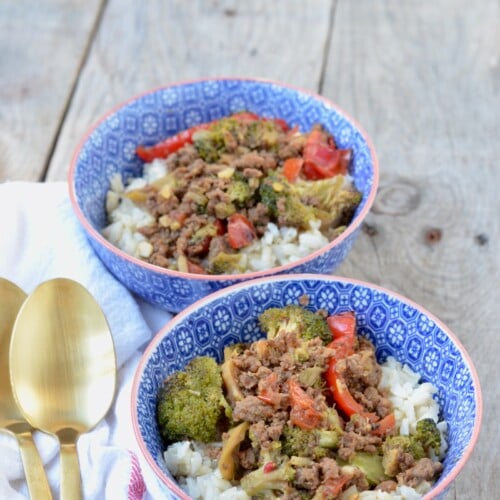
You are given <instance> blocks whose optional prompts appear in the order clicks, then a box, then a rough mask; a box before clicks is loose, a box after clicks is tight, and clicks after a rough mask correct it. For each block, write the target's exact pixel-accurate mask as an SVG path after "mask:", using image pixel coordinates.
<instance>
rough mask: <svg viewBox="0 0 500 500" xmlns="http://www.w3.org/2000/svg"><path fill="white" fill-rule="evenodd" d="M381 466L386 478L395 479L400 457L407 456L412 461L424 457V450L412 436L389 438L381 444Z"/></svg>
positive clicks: (398, 470) (400, 460)
mask: <svg viewBox="0 0 500 500" xmlns="http://www.w3.org/2000/svg"><path fill="white" fill-rule="evenodd" d="M382 453H383V456H382V465H383V467H384V472H385V474H386V475H387V476H390V477H395V476H396V475H397V474H398V473H399V472H400V466H401V462H402V460H403V458H402V456H403V455H404V454H408V455H410V456H411V458H412V460H419V459H421V458H423V457H425V450H424V448H423V446H422V444H421V443H420V441H418V440H417V439H414V438H413V437H412V436H390V437H388V438H387V439H386V440H385V441H384V443H383V444H382Z"/></svg>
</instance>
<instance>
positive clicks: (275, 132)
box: [245, 120, 280, 150]
mask: <svg viewBox="0 0 500 500" xmlns="http://www.w3.org/2000/svg"><path fill="white" fill-rule="evenodd" d="M279 134H280V130H279V128H278V126H277V125H276V124H275V123H274V122H272V121H267V120H256V121H253V122H250V123H249V124H248V126H247V129H246V137H245V144H248V145H249V147H250V148H251V149H266V150H272V149H275V148H276V147H277V146H278V139H279Z"/></svg>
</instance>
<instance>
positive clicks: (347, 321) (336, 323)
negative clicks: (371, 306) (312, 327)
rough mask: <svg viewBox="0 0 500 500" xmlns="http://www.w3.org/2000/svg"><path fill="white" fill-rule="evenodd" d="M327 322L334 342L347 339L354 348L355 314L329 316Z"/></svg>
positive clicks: (350, 312) (345, 313)
mask: <svg viewBox="0 0 500 500" xmlns="http://www.w3.org/2000/svg"><path fill="white" fill-rule="evenodd" d="M326 322H327V324H328V328H330V331H331V332H332V335H333V339H334V340H338V339H341V338H342V339H346V340H348V341H349V342H351V343H352V345H353V347H354V344H355V342H356V316H355V315H354V312H352V311H346V312H342V313H339V314H334V315H332V316H328V318H327V319H326Z"/></svg>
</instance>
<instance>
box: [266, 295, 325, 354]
mask: <svg viewBox="0 0 500 500" xmlns="http://www.w3.org/2000/svg"><path fill="white" fill-rule="evenodd" d="M259 322H260V326H261V328H262V329H263V330H264V332H265V333H266V335H267V338H268V339H272V338H274V337H276V336H277V335H279V334H282V333H287V332H296V333H297V334H298V337H299V338H300V339H302V340H305V341H307V340H311V339H313V338H315V337H320V338H321V340H322V341H323V343H324V344H325V345H326V344H327V343H329V342H330V341H331V340H332V334H331V332H330V329H329V328H328V324H327V323H326V321H325V320H324V318H323V317H321V316H320V315H319V314H316V313H314V312H312V311H310V310H309V309H305V308H303V307H301V306H298V305H294V304H291V305H288V306H285V307H281V308H279V307H272V308H269V309H267V310H266V311H264V312H263V313H262V314H261V315H260V316H259Z"/></svg>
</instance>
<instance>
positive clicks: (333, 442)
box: [281, 425, 339, 460]
mask: <svg viewBox="0 0 500 500" xmlns="http://www.w3.org/2000/svg"><path fill="white" fill-rule="evenodd" d="M281 441H282V452H283V453H284V454H285V455H288V456H289V457H308V458H312V459H314V460H318V459H320V458H323V457H326V456H328V455H329V453H330V450H332V449H336V448H337V447H338V444H339V433H338V432H337V431H335V430H328V429H320V428H318V429H312V430H305V429H301V428H300V427H296V426H290V425H287V426H285V427H284V428H283V433H282V434H281Z"/></svg>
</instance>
